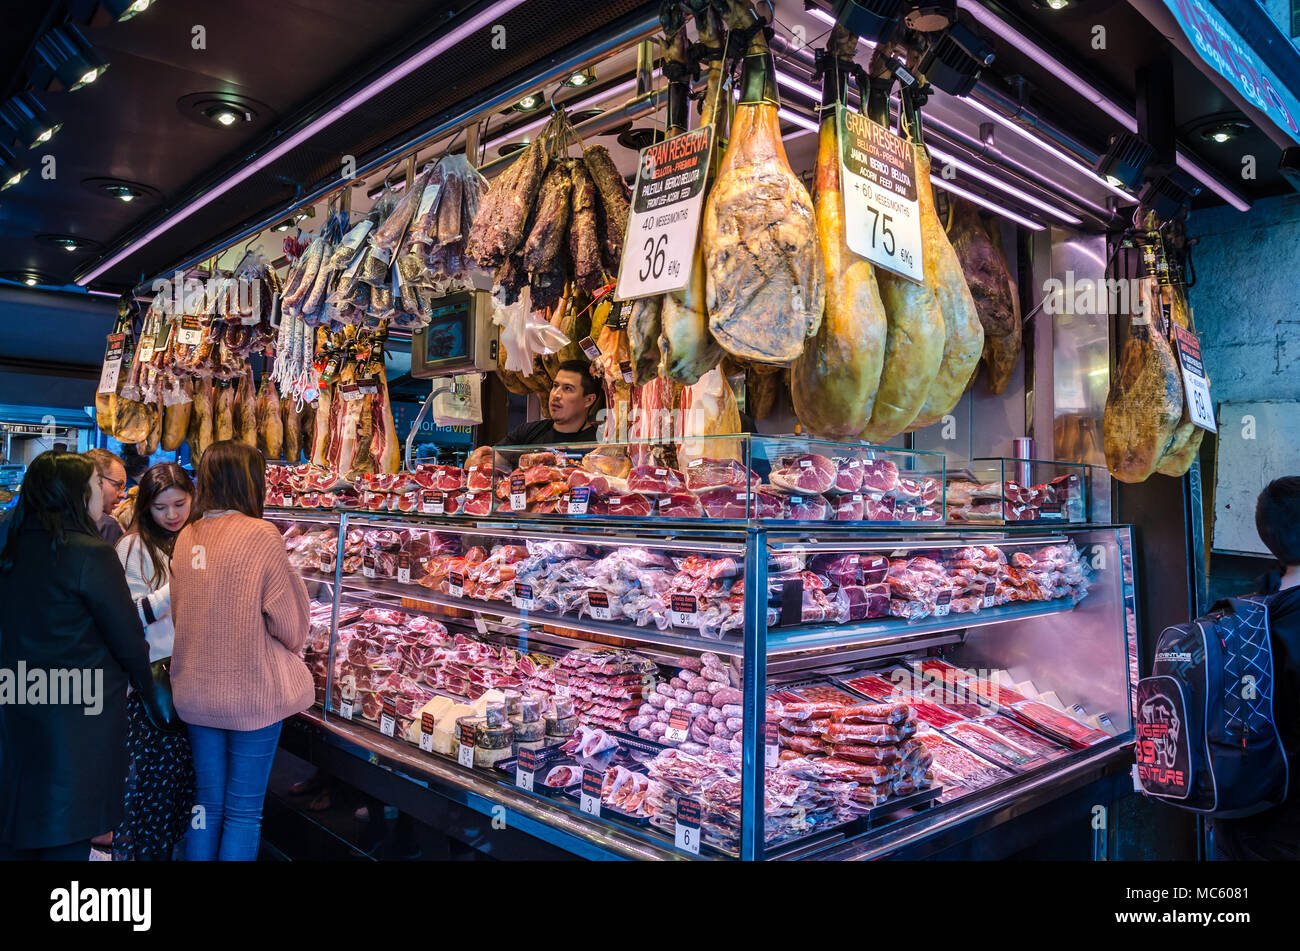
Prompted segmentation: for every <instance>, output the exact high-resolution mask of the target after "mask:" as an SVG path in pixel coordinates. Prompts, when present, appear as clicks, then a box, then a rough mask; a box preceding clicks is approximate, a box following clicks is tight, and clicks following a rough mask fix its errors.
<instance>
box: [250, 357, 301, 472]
mask: <svg viewBox="0 0 1300 951" xmlns="http://www.w3.org/2000/svg"><path fill="white" fill-rule="evenodd" d="M255 418H256V423H257V448H258V449H260V450H261V451H262V455H263V456H264V457H265V458H266V460H267V461H268V462H270V461H272V460H275V459H279V458H280V455H281V453H282V452H283V451H284V419H283V417H282V416H281V415H280V397H279V394H277V393H276V391H275V384H274V383H272V382H271V374H269V373H263V374H262V385H261V387H259V388H258V391H257V405H256V413H255ZM296 442H297V440H295V444H296Z"/></svg>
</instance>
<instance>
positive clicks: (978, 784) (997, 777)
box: [916, 732, 1011, 791]
mask: <svg viewBox="0 0 1300 951" xmlns="http://www.w3.org/2000/svg"><path fill="white" fill-rule="evenodd" d="M916 739H917V741H918V742H919V743H921V744H922V745H923V746H924V747H925V748H926V750H927V751H928V752H929V753H930V754H931V755H932V756H933V757H934V765H935V766H938V767H941V768H943V769H945V770H947V771H948V772H949V773H952V774H953V775H955V776H957V777H959V779H960V781H961V784H962V786H963V787H964V788H965V789H966V790H968V791H973V790H976V789H980V788H982V787H984V786H987V785H989V784H990V783H996V782H999V781H1001V780H1003V779H1006V778H1007V777H1008V776H1010V775H1011V774H1010V773H1009V772H1007V771H1006V770H1004V769H1001V768H1000V767H998V766H997V765H995V764H993V763H990V762H989V761H988V760H986V759H984V758H983V757H982V756H978V755H976V754H975V753H973V752H971V751H970V750H968V749H966V748H965V747H964V746H962V745H961V744H960V743H957V742H955V741H954V740H952V739H950V738H949V737H947V736H944V735H943V734H942V733H931V732H927V733H919V734H917V737H916Z"/></svg>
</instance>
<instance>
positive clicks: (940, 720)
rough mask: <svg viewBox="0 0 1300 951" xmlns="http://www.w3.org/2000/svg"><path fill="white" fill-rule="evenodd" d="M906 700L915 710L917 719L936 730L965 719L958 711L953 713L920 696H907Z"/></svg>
mask: <svg viewBox="0 0 1300 951" xmlns="http://www.w3.org/2000/svg"><path fill="white" fill-rule="evenodd" d="M907 702H908V703H909V704H910V705H911V707H912V709H913V710H915V711H916V718H917V719H918V720H920V721H922V722H923V723H927V724H929V725H930V726H932V727H933V728H934V729H936V730H938V729H942V728H943V727H946V726H951V725H952V724H954V723H960V722H962V720H963V719H965V718H964V717H963V716H962V715H961V714H960V713H954V712H953V711H952V710H949V709H948V708H947V707H941V706H939V704H937V703H933V702H931V701H929V700H926V699H924V698H921V697H916V696H912V697H908V700H907Z"/></svg>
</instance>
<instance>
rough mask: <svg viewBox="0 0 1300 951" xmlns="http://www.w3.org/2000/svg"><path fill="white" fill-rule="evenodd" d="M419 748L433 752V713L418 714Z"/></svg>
mask: <svg viewBox="0 0 1300 951" xmlns="http://www.w3.org/2000/svg"><path fill="white" fill-rule="evenodd" d="M420 749H422V750H424V752H426V753H432V752H433V714H432V713H421V714H420Z"/></svg>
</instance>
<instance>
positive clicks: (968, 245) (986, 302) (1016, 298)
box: [948, 194, 1021, 394]
mask: <svg viewBox="0 0 1300 951" xmlns="http://www.w3.org/2000/svg"><path fill="white" fill-rule="evenodd" d="M948 206H949V208H950V209H951V214H950V224H949V233H950V235H951V237H952V246H953V250H954V251H956V252H957V257H958V259H959V260H960V261H961V267H962V273H963V274H964V275H965V278H966V286H967V287H968V288H969V289H970V292H971V297H972V298H973V299H974V301H975V310H976V313H978V314H979V319H980V323H981V324H982V325H983V327H984V354H983V356H984V370H985V373H986V375H987V379H988V387H989V392H990V393H994V394H998V393H1005V392H1006V389H1007V386H1008V384H1010V382H1011V375H1012V373H1013V372H1015V369H1016V364H1017V363H1018V362H1019V360H1020V334H1021V329H1020V295H1019V293H1018V292H1017V291H1016V284H1015V282H1014V281H1013V280H1012V279H1011V271H1010V269H1009V268H1008V267H1007V261H1006V258H1005V257H1003V255H1002V250H1001V248H1000V247H998V245H997V244H996V243H994V241H993V240H992V235H993V234H995V233H996V229H997V220H996V219H992V220H990V221H989V222H987V223H985V222H984V221H982V220H981V219H980V214H979V211H978V210H976V208H975V205H974V204H973V203H971V202H969V201H967V200H965V199H964V198H958V197H957V196H956V195H951V194H950V195H949V196H948Z"/></svg>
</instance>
